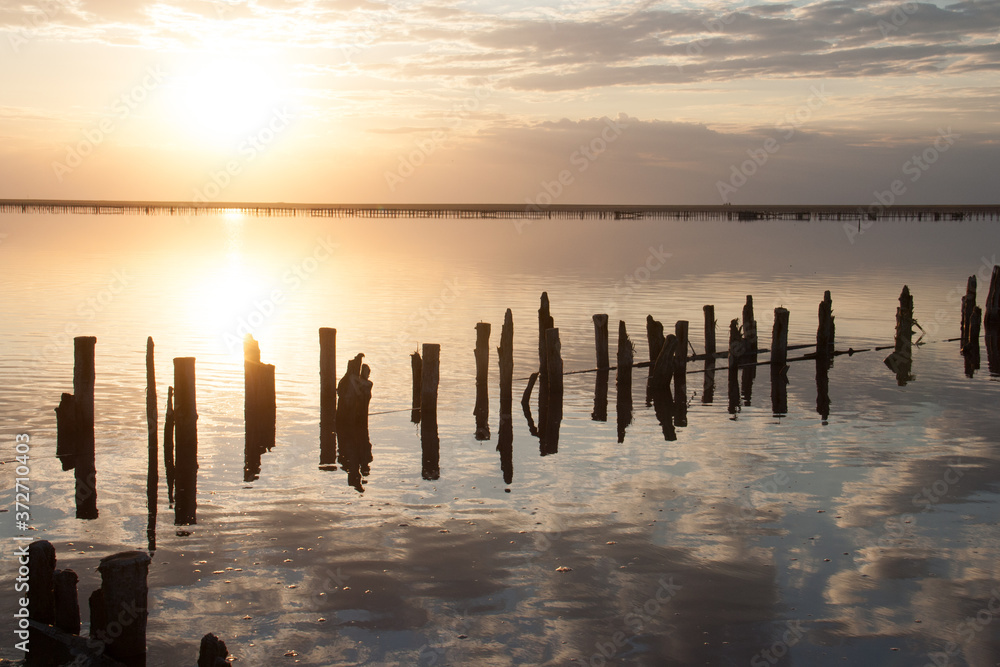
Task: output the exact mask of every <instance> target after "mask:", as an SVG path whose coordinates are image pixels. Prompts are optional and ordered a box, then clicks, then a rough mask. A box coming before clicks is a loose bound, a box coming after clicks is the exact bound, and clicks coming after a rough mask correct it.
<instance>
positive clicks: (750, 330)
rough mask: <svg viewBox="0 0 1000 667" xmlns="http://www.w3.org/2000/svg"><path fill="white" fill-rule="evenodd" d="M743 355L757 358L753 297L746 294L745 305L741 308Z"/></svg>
mask: <svg viewBox="0 0 1000 667" xmlns="http://www.w3.org/2000/svg"><path fill="white" fill-rule="evenodd" d="M743 355H744V356H748V357H749V356H751V355H752V356H753V357H754V358H756V356H757V320H755V319H754V315H753V296H752V295H750V294H747V301H746V304H745V305H744V306H743Z"/></svg>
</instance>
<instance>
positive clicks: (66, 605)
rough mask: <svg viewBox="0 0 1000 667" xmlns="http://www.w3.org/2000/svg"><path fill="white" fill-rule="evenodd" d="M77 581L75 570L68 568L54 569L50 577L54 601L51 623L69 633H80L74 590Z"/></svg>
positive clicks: (77, 604) (78, 610) (78, 604)
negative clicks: (53, 616)
mask: <svg viewBox="0 0 1000 667" xmlns="http://www.w3.org/2000/svg"><path fill="white" fill-rule="evenodd" d="M79 581H80V578H79V577H78V576H76V572H74V571H73V570H69V569H66V570H56V571H55V574H54V576H53V577H52V597H53V601H54V603H55V621H54V623H53V625H55V626H56V627H57V628H59V629H60V630H62V631H63V632H68V633H69V634H71V635H78V634H80V599H79V597H78V595H77V590H76V585H77V583H78V582H79ZM32 594H34V592H33V593H32Z"/></svg>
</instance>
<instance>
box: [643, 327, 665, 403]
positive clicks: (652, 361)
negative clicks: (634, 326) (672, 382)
mask: <svg viewBox="0 0 1000 667" xmlns="http://www.w3.org/2000/svg"><path fill="white" fill-rule="evenodd" d="M663 340H664V338H663V324H662V323H660V322H658V321H656V320H654V319H653V316H652V315H646V344H647V345H648V347H649V377H650V378H652V377H653V371H654V367H655V366H656V360H657V359H659V358H660V352H661V351H662V350H663ZM649 386H653V384H652V383H650V385H649Z"/></svg>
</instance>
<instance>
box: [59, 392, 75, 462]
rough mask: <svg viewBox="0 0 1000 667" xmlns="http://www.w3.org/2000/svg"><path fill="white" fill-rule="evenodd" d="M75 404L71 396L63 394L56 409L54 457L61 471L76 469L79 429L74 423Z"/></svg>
mask: <svg viewBox="0 0 1000 667" xmlns="http://www.w3.org/2000/svg"><path fill="white" fill-rule="evenodd" d="M76 414H77V410H76V403H75V399H74V398H73V394H63V395H62V399H61V400H60V401H59V407H57V408H56V456H57V457H58V458H59V461H60V462H61V463H62V469H63V470H72V469H73V468H75V467H76V447H77V443H78V442H79V440H80V427H79V425H78V424H77V423H76Z"/></svg>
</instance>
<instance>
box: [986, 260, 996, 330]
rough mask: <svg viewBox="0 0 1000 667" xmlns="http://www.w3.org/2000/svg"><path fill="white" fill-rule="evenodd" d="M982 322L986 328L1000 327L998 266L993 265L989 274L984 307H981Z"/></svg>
mask: <svg viewBox="0 0 1000 667" xmlns="http://www.w3.org/2000/svg"><path fill="white" fill-rule="evenodd" d="M983 317H984V324H985V327H986V329H987V330H989V329H997V328H1000V266H998V265H994V266H993V275H992V276H990V291H989V292H987V294H986V307H985V308H984V309H983Z"/></svg>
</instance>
